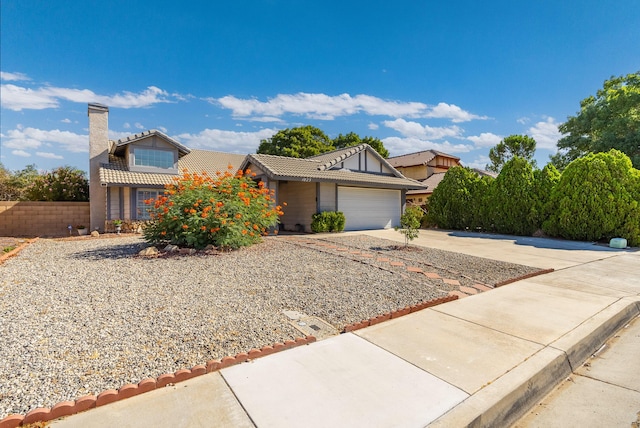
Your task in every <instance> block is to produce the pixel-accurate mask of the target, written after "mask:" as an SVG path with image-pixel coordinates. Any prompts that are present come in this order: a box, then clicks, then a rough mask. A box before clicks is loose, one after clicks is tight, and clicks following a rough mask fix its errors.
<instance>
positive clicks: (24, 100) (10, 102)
mask: <svg viewBox="0 0 640 428" xmlns="http://www.w3.org/2000/svg"><path fill="white" fill-rule="evenodd" d="M0 98H1V100H0V104H1V105H2V108H6V109H9V110H15V111H21V110H22V109H25V108H27V109H32V110H42V109H45V108H55V107H58V101H57V100H56V99H55V98H54V97H52V96H50V95H48V94H45V93H43V92H42V91H40V90H35V91H34V90H33V89H29V88H23V87H21V86H16V85H0Z"/></svg>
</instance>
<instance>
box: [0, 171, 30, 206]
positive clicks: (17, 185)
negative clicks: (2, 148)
mask: <svg viewBox="0 0 640 428" xmlns="http://www.w3.org/2000/svg"><path fill="white" fill-rule="evenodd" d="M38 176H39V173H38V170H37V168H36V166H35V165H33V164H32V165H27V166H26V167H25V168H24V169H23V170H21V171H16V172H11V171H9V170H8V169H6V168H5V167H4V166H3V165H2V164H1V163H0V201H21V200H25V199H26V198H27V196H26V194H25V192H26V189H27V188H28V187H29V185H30V184H31V183H33V182H34V180H35V179H36V178H37V177H38Z"/></svg>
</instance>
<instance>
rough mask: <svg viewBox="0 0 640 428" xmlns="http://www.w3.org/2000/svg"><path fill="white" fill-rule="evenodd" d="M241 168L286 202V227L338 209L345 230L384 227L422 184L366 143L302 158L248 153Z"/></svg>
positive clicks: (300, 226) (394, 222)
mask: <svg viewBox="0 0 640 428" xmlns="http://www.w3.org/2000/svg"><path fill="white" fill-rule="evenodd" d="M241 168H242V169H247V168H249V169H251V171H252V172H255V173H256V174H257V178H258V179H261V180H263V181H265V182H266V184H267V186H268V187H269V188H271V189H275V190H276V197H277V199H278V201H279V203H280V201H286V202H287V204H288V206H287V209H286V210H285V214H284V216H282V218H281V221H282V224H283V225H284V228H285V229H287V230H304V231H309V230H310V226H311V216H312V215H313V214H315V213H317V212H322V211H341V212H342V213H344V215H345V218H346V225H345V230H365V229H384V228H390V227H395V226H398V225H399V224H400V216H401V215H402V212H403V210H404V205H405V196H406V193H407V191H410V190H411V189H424V186H423V185H421V184H420V183H418V182H417V181H415V180H411V179H408V178H406V177H404V176H403V175H402V174H400V173H399V172H398V171H397V170H396V169H395V168H393V167H392V166H391V165H390V164H389V163H388V162H387V161H386V160H385V159H384V158H383V157H382V156H380V155H379V154H378V152H376V151H375V150H374V149H373V148H371V146H369V145H368V144H361V145H358V146H353V147H347V148H345V149H339V150H334V151H331V152H327V153H323V154H321V155H318V156H313V157H310V158H306V159H297V158H288V157H283V156H273V155H264V154H252V155H247V157H246V159H245V160H244V162H243V164H242V166H241Z"/></svg>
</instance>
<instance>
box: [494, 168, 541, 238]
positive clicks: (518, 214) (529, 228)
mask: <svg viewBox="0 0 640 428" xmlns="http://www.w3.org/2000/svg"><path fill="white" fill-rule="evenodd" d="M534 188H535V187H534V172H533V167H532V166H531V163H529V162H528V161H527V160H525V159H523V158H521V157H519V156H514V157H513V158H511V159H510V160H509V161H508V162H507V163H505V164H504V167H503V168H502V170H501V171H500V175H498V178H496V179H495V181H494V182H493V183H492V184H491V189H490V191H489V194H490V196H489V198H488V209H489V213H490V215H489V219H490V220H491V222H492V224H493V229H494V230H495V231H496V232H498V233H507V234H512V235H531V234H532V233H533V232H535V230H536V229H538V228H539V227H540V225H538V224H537V220H538V218H537V215H536V214H535V210H534V207H535V205H536V195H535V191H534Z"/></svg>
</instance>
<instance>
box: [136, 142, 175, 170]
mask: <svg viewBox="0 0 640 428" xmlns="http://www.w3.org/2000/svg"><path fill="white" fill-rule="evenodd" d="M134 165H135V166H148V167H153V168H162V169H172V168H174V156H173V152H172V151H166V150H154V149H141V148H139V147H136V148H135V152H134Z"/></svg>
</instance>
